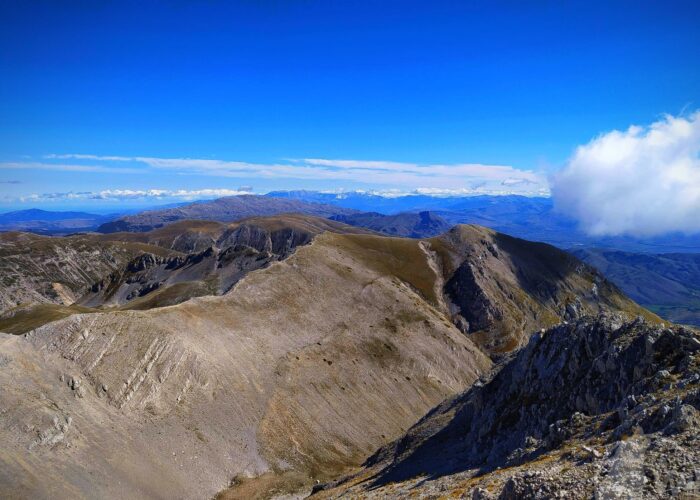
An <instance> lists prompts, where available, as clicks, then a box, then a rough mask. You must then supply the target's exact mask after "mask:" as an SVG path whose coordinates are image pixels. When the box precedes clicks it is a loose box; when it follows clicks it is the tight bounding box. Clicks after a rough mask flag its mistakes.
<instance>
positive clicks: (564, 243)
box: [268, 191, 700, 253]
mask: <svg viewBox="0 0 700 500" xmlns="http://www.w3.org/2000/svg"><path fill="white" fill-rule="evenodd" d="M268 196H274V197H275V198H290V199H295V200H300V201H308V202H315V203H325V204H329V205H337V206H339V207H344V208H352V209H355V210H360V211H363V212H379V213H382V214H385V215H391V214H397V213H399V212H419V211H426V210H429V211H432V212H434V214H435V215H437V216H439V217H442V218H443V219H445V220H446V221H447V222H448V223H449V224H451V225H454V224H479V225H482V226H486V227H490V228H492V229H495V230H496V231H500V232H504V233H507V234H511V235H513V236H518V237H520V238H526V239H530V240H536V241H544V242H546V243H550V244H552V245H555V246H558V247H559V248H564V249H570V248H578V247H598V248H615V249H618V250H624V251H629V252H650V253H667V252H700V234H698V235H692V236H688V235H683V234H667V235H664V236H661V237H633V236H590V235H587V234H586V233H584V232H583V231H581V230H579V229H578V226H577V222H576V221H575V220H574V219H571V218H569V217H567V216H565V215H563V214H561V213H559V212H557V211H556V210H555V209H554V204H553V201H552V199H551V198H538V197H526V196H517V195H509V196H464V197H438V196H427V195H404V196H395V197H387V196H379V195H377V194H372V193H362V192H348V193H320V192H317V191H275V192H271V193H269V194H268Z"/></svg>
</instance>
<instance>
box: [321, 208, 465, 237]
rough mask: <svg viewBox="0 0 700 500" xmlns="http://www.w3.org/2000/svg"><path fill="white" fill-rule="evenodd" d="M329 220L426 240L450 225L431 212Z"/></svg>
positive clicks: (442, 231) (339, 217)
mask: <svg viewBox="0 0 700 500" xmlns="http://www.w3.org/2000/svg"><path fill="white" fill-rule="evenodd" d="M331 219H333V220H336V221H340V222H344V223H345V224H349V225H351V226H358V227H364V228H367V229H371V230H372V231H376V232H378V233H384V234H388V235H390V236H401V237H404V238H426V237H430V236H437V235H439V234H442V233H445V232H447V231H449V229H450V228H451V227H452V225H451V224H450V223H449V222H447V221H446V220H445V219H443V218H442V217H440V216H438V215H435V214H434V213H433V212H418V213H413V212H403V213H400V214H396V215H383V214H380V213H377V212H362V213H358V214H351V215H334V216H333V217H331Z"/></svg>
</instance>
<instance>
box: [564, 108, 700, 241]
mask: <svg viewBox="0 0 700 500" xmlns="http://www.w3.org/2000/svg"><path fill="white" fill-rule="evenodd" d="M552 182H553V185H552V195H553V197H554V201H555V205H556V206H557V207H558V208H559V209H561V210H562V211H563V212H565V213H567V214H569V215H571V216H573V217H574V218H576V219H577V220H578V221H579V222H580V224H581V226H582V227H583V229H585V230H586V231H587V232H589V233H590V234H594V235H605V234H608V235H614V234H632V235H640V236H641V235H646V236H650V235H656V234H663V233H667V232H673V231H681V232H685V233H694V232H700V111H697V112H695V113H693V114H691V115H689V116H688V117H673V116H665V117H664V118H663V119H661V120H659V121H657V122H655V123H653V124H651V125H650V126H649V127H639V126H632V127H630V128H629V129H627V130H626V131H623V132H622V131H617V130H615V131H612V132H608V133H606V134H603V135H601V136H600V137H597V138H596V139H594V140H592V141H591V142H589V143H588V144H585V145H583V146H579V147H578V148H577V149H576V151H575V153H574V155H573V156H572V158H571V159H570V160H569V161H568V162H567V164H566V166H565V167H564V169H563V170H562V171H560V172H559V173H558V174H556V175H555V176H554V177H553V181H552Z"/></svg>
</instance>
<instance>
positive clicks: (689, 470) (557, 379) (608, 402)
mask: <svg viewBox="0 0 700 500" xmlns="http://www.w3.org/2000/svg"><path fill="white" fill-rule="evenodd" d="M699 410H700V338H698V335H697V332H693V331H691V330H687V329H683V328H677V327H673V328H663V327H659V326H654V325H650V324H648V323H645V322H644V321H641V320H637V321H635V322H631V323H626V322H624V321H622V320H621V319H620V318H616V317H599V318H585V319H582V320H579V321H578V322H576V323H575V324H569V325H561V326H558V327H555V328H553V329H551V330H549V331H547V332H546V333H544V334H543V335H538V336H536V337H535V338H533V339H532V341H531V342H530V343H529V345H528V346H527V347H526V348H525V349H523V350H522V351H520V352H519V353H518V355H517V356H516V357H515V358H514V359H513V360H512V361H511V362H510V363H508V364H507V365H506V366H505V367H504V368H503V369H502V370H501V371H500V372H499V373H497V374H496V375H495V376H494V377H493V379H492V380H490V381H486V383H479V384H477V385H475V386H474V387H473V388H472V389H470V390H469V391H467V392H466V393H464V394H463V395H460V396H458V397H456V398H454V399H452V400H448V401H446V402H444V403H443V404H441V405H440V406H438V407H437V408H436V409H435V410H433V411H431V412H430V414H428V415H427V416H426V417H425V418H424V419H422V420H421V422H419V423H418V424H417V425H416V426H414V427H413V428H412V429H411V430H410V431H409V432H408V433H407V434H406V436H404V437H402V438H401V439H399V440H397V441H395V442H394V443H392V444H391V445H389V446H387V447H385V448H383V449H382V450H380V451H379V452H378V453H377V454H375V455H374V456H373V457H372V458H371V459H370V460H369V461H368V462H367V464H366V469H365V470H363V471H361V472H360V473H358V474H356V475H354V476H352V477H350V478H348V479H347V480H345V481H343V482H341V483H336V484H330V485H327V486H325V487H320V488H317V489H318V490H319V492H320V494H319V497H324V498H325V497H339V496H344V497H351V498H354V497H360V496H361V497H367V498H374V497H376V498H387V497H391V498H409V497H410V498H415V497H431V498H434V497H436V496H442V497H444V498H479V499H488V498H499V499H516V498H662V497H663V498H668V497H679V498H696V497H697V495H698V494H700V477H698V470H697V464H698V463H699V462H700V411H699ZM324 488H325V491H324Z"/></svg>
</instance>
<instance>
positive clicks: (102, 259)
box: [0, 232, 169, 313]
mask: <svg viewBox="0 0 700 500" xmlns="http://www.w3.org/2000/svg"><path fill="white" fill-rule="evenodd" d="M144 252H148V253H152V254H154V255H157V256H167V255H169V252H168V251H165V250H164V249H162V248H159V247H157V246H153V245H148V244H144V243H141V242H128V241H107V240H104V239H100V238H97V237H94V236H90V235H76V236H69V237H64V238H50V237H46V236H38V235H34V234H28V233H15V232H10V233H0V281H1V283H2V286H0V313H2V312H5V311H7V310H8V309H10V308H13V307H16V306H18V305H21V304H37V303H38V304H63V305H70V304H72V303H74V302H75V301H76V300H77V299H78V298H79V297H80V296H81V295H82V294H83V293H84V292H85V291H86V290H87V288H88V287H89V286H90V285H92V284H93V283H94V282H96V281H98V280H99V279H101V278H103V277H104V276H107V275H108V274H109V273H111V272H113V271H115V270H116V269H119V268H121V267H122V266H124V265H125V264H126V263H127V262H128V261H130V260H131V259H133V258H134V257H136V256H137V255H141V254H143V253H144Z"/></svg>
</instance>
